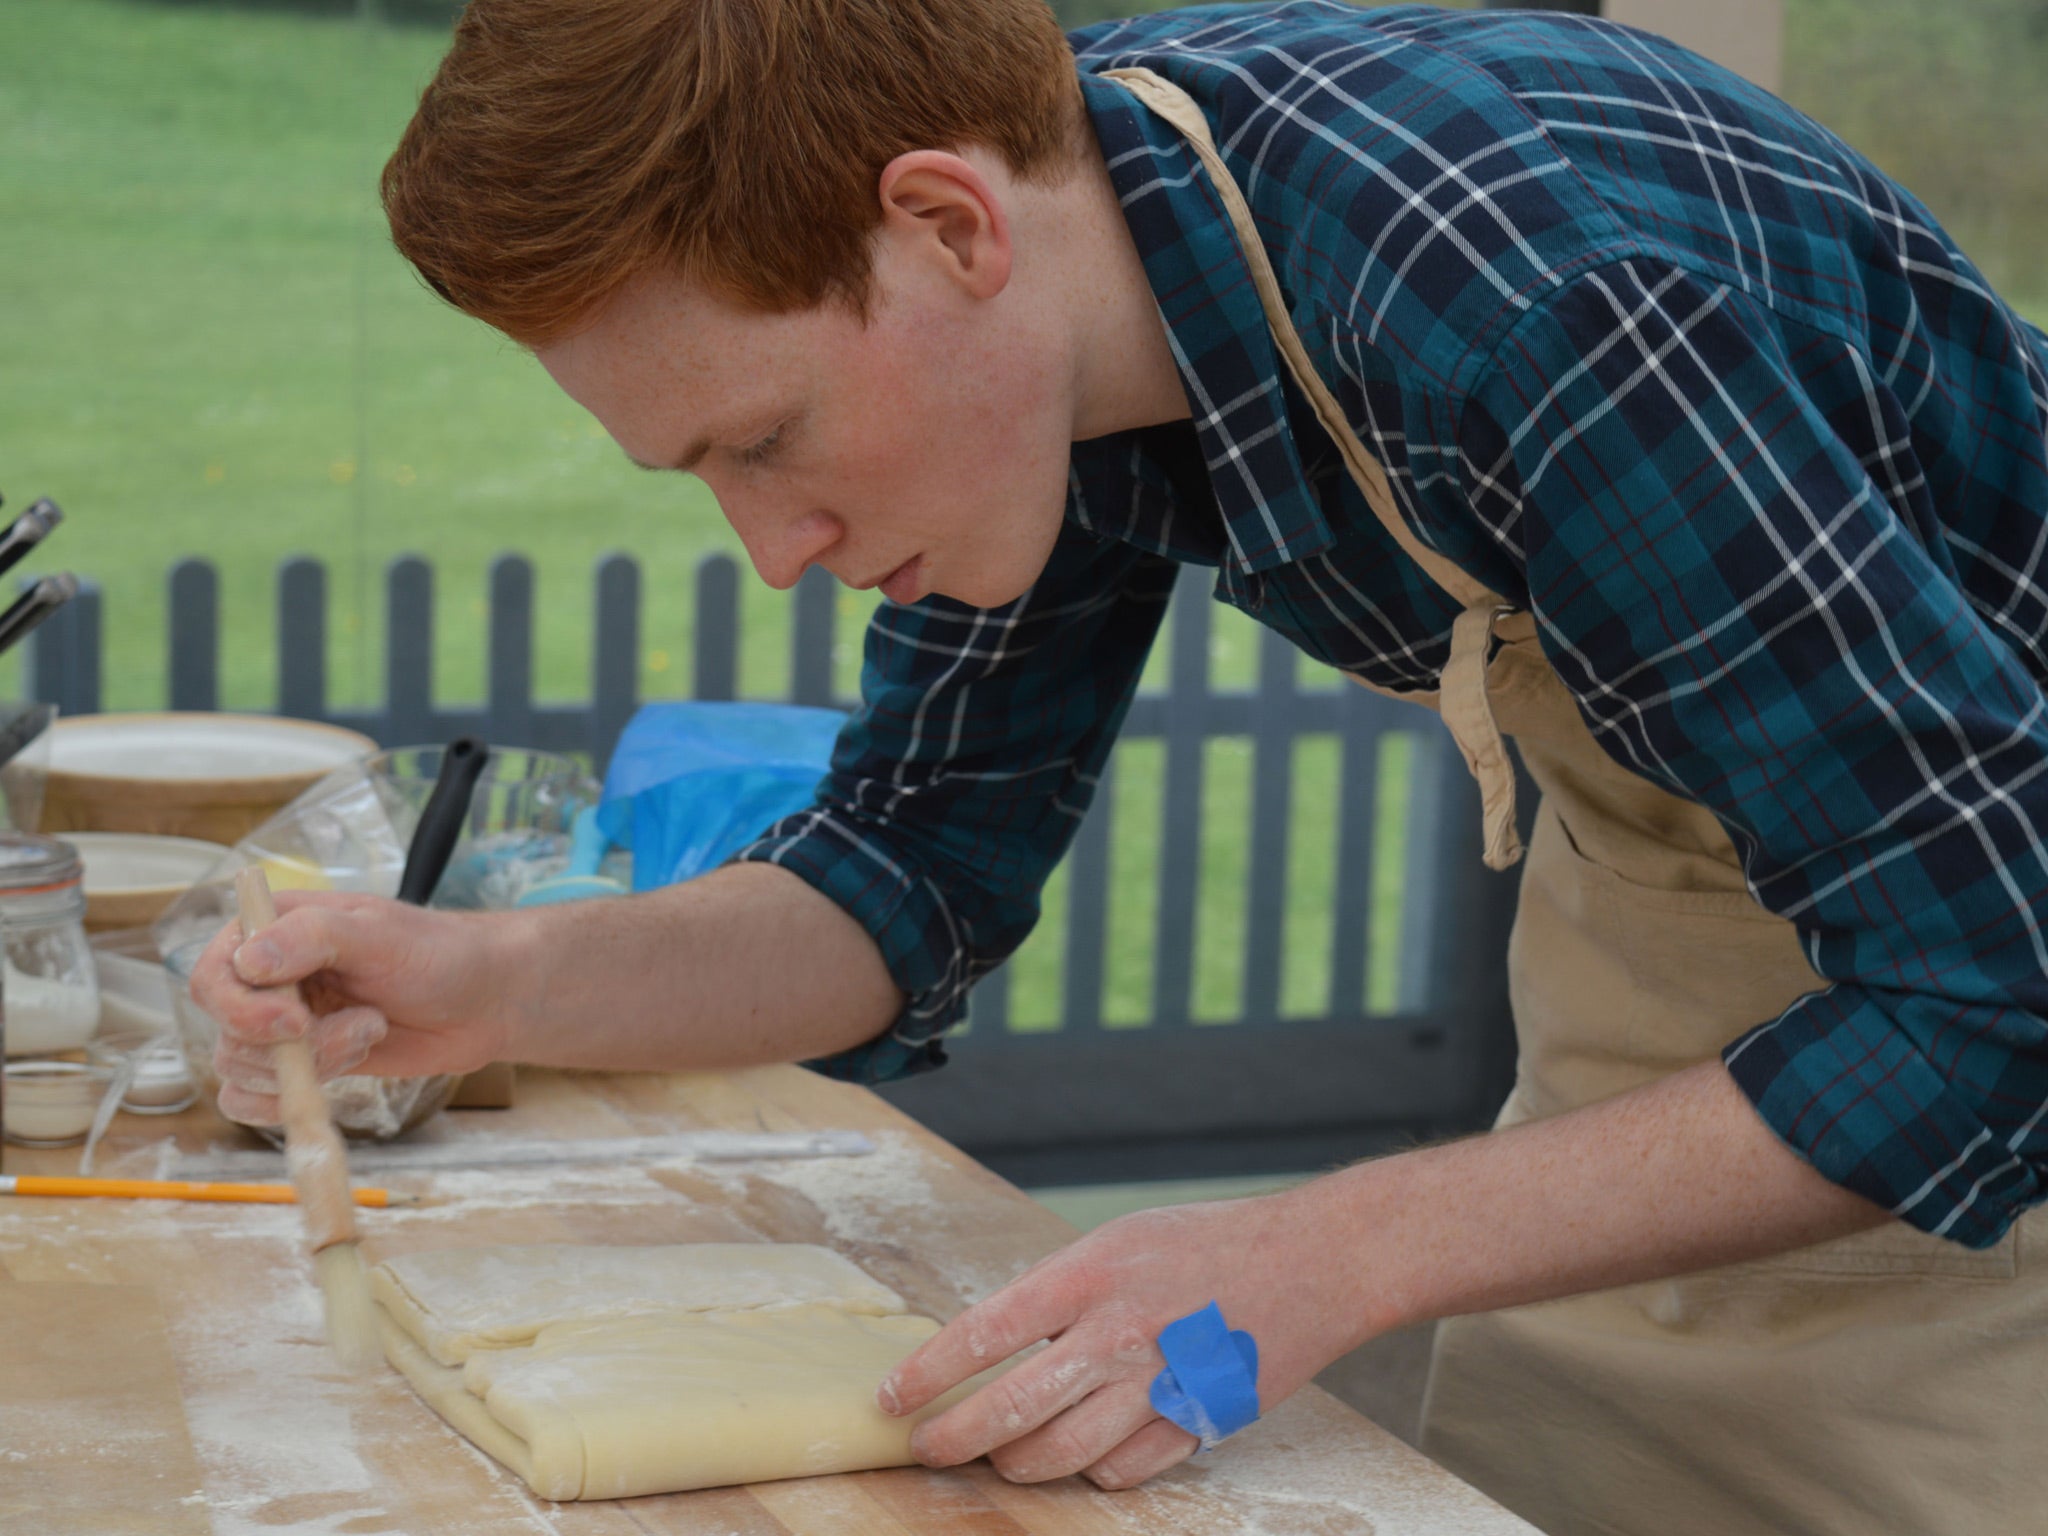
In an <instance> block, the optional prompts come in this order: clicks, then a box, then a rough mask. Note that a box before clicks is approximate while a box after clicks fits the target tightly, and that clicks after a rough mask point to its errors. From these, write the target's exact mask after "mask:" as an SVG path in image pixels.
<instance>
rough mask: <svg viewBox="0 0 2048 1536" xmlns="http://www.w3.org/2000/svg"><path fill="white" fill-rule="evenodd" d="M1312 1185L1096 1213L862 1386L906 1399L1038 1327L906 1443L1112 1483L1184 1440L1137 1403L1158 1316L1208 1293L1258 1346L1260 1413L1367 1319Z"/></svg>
mask: <svg viewBox="0 0 2048 1536" xmlns="http://www.w3.org/2000/svg"><path fill="white" fill-rule="evenodd" d="M1314 1187H1315V1186H1313V1185H1310V1186H1306V1187H1305V1188H1304V1189H1300V1190H1289V1191H1286V1192H1284V1193H1281V1194H1276V1195H1264V1196H1260V1197H1258V1198H1255V1199H1249V1200H1228V1201H1218V1202H1215V1203H1213V1204H1202V1205H1184V1206H1172V1207H1167V1208H1164V1209H1160V1210H1153V1211H1141V1212H1138V1213H1137V1214H1135V1215H1131V1216H1124V1217H1120V1218H1118V1219H1117V1220H1115V1221H1112V1222H1109V1223H1107V1224H1105V1225H1104V1226H1101V1227H1098V1228H1097V1229H1096V1230H1095V1231H1094V1232H1092V1233H1090V1234H1089V1235H1088V1236H1086V1237H1083V1238H1081V1239H1080V1240H1079V1241H1077V1242H1075V1243H1073V1244H1072V1245H1070V1246H1069V1247H1067V1248H1064V1249H1062V1250H1061V1251H1060V1252H1058V1253H1056V1254H1053V1255H1052V1256H1051V1257H1049V1258H1047V1259H1045V1260H1043V1261H1042V1262H1040V1263H1039V1264H1037V1265H1036V1266H1034V1267H1033V1268H1031V1269H1030V1270H1028V1271H1026V1272H1025V1273H1024V1274H1023V1275H1022V1276H1021V1277H1019V1278H1018V1279H1016V1280H1014V1281H1012V1282H1011V1283H1010V1284H1009V1285H1007V1286H1005V1287H1004V1288H1003V1289H1002V1290H1000V1291H998V1292H996V1294H995V1295H993V1296H991V1297H989V1298H988V1299H987V1300H985V1301H982V1302H979V1303H977V1304H976V1305H974V1306H972V1307H969V1308H968V1309H967V1310H966V1311H964V1312H962V1313H961V1314H960V1315H959V1316H958V1317H956V1318H954V1319H953V1321H952V1322H951V1323H949V1324H947V1325H946V1327H945V1328H943V1329H941V1330H940V1331H939V1332H938V1333H937V1334H936V1335H934V1336H933V1337H932V1338H930V1339H929V1340H927V1341H926V1342H925V1343H924V1344H923V1346H921V1347H920V1348H919V1349H918V1350H917V1351H916V1352H915V1353H914V1354H912V1355H911V1356H910V1357H909V1358H908V1359H906V1360H905V1361H904V1362H903V1363H902V1364H901V1365H899V1366H897V1367H896V1369H895V1370H894V1371H893V1372H891V1373H890V1375H889V1377H888V1379H887V1380H885V1381H884V1382H883V1384H882V1388H881V1391H880V1393H879V1394H878V1400H879V1401H880V1403H881V1405H882V1407H883V1408H884V1409H885V1410H886V1411H888V1412H890V1413H896V1414H903V1413H913V1412H915V1411H916V1410H917V1409H919V1408H921V1407H923V1406H924V1405H925V1404H926V1403H929V1402H931V1401H932V1400H933V1399H934V1398H936V1397H938V1396H940V1395H941V1394H942V1393H944V1392H946V1391H947V1390H949V1389H950V1388H952V1387H954V1386H956V1385H958V1384H959V1383H960V1382H963V1381H965V1380H967V1379H968V1378H969V1377H970V1376H973V1375H975V1374H976V1373H977V1372H980V1371H984V1370H987V1369H989V1368H990V1367H991V1366H994V1365H998V1364H1000V1363H1002V1362H1003V1361H1005V1360H1007V1359H1009V1358H1010V1357H1011V1356H1012V1355H1015V1354H1016V1353H1017V1352H1018V1351H1020V1350H1023V1349H1026V1348H1028V1347H1029V1346H1031V1345H1033V1344H1036V1343H1037V1342H1039V1341H1040V1340H1041V1339H1044V1340H1050V1341H1051V1342H1050V1343H1049V1345H1048V1346H1047V1347H1046V1348H1045V1349H1043V1350H1041V1351H1039V1352H1038V1353H1037V1354H1035V1355H1033V1356H1031V1357H1030V1358H1029V1359H1026V1360H1022V1361H1019V1362H1017V1363H1016V1364H1015V1365H1014V1366H1012V1368H1011V1369H1010V1370H1009V1371H1008V1372H1007V1373H1006V1374H1004V1375H1003V1376H1000V1377H998V1378H997V1379H996V1380H995V1381H993V1382H991V1383H990V1384H989V1385H987V1386H985V1387H983V1388H982V1389H981V1390H980V1391H978V1392H976V1393H974V1394H973V1395H972V1396H970V1397H969V1398H967V1399H966V1400H965V1401H964V1402H961V1403H957V1404H955V1405H954V1406H953V1407H951V1408H949V1409H948V1410H946V1412H944V1413H942V1414H940V1415H938V1416H937V1417H936V1418H933V1419H931V1420H929V1421H928V1422H926V1423H924V1424H922V1425H920V1426H919V1427H918V1429H917V1432H916V1433H915V1434H914V1435H913V1436H912V1437H911V1451H912V1454H914V1455H915V1456H916V1457H917V1458H918V1460H919V1461H921V1462H924V1463H925V1464H926V1465H927V1466H935V1467H945V1466H955V1465H958V1464H959V1463H961V1462H967V1461H972V1460H973V1459H974V1458H975V1457H977V1456H984V1455H985V1456H987V1457H988V1458H989V1459H990V1461H992V1462H993V1463H994V1464H995V1468H996V1470H997V1471H998V1472H1000V1473H1001V1474H1002V1475H1003V1476H1004V1477H1006V1478H1008V1479H1009V1480H1010V1481H1012V1482H1017V1483H1036V1482H1044V1481H1047V1480H1048V1479H1051V1478H1056V1477H1066V1476H1068V1475H1069V1474H1072V1473H1076V1472H1079V1473H1083V1474H1085V1475H1086V1476H1087V1477H1088V1479H1089V1480H1090V1481H1091V1482H1094V1483H1096V1484H1098V1485H1099V1486H1101V1487H1103V1488H1128V1487H1131V1486H1132V1485H1134V1484H1136V1483H1141V1482H1143V1481H1144V1480H1145V1479H1146V1478H1148V1477H1152V1476H1154V1475H1156V1474H1158V1473H1160V1472H1164V1471H1165V1470H1166V1469H1167V1468H1168V1467H1171V1466H1173V1465H1174V1464H1176V1463H1177V1462H1180V1461H1182V1460H1184V1459H1185V1458H1186V1457H1187V1456H1189V1455H1191V1454H1192V1453H1193V1452H1194V1451H1195V1449H1196V1446H1197V1442H1196V1440H1195V1437H1194V1436H1193V1435H1191V1434H1189V1433H1188V1432H1187V1431H1186V1430H1184V1429H1181V1428H1179V1427H1178V1426H1177V1425H1175V1424H1173V1423H1171V1422H1169V1421H1168V1420H1166V1419H1163V1418H1161V1417H1160V1416H1159V1415H1158V1414H1157V1413H1156V1412H1155V1411H1154V1410H1153V1408H1152V1402H1151V1395H1150V1393H1151V1386H1152V1380H1153V1378H1154V1377H1155V1376H1157V1375H1158V1374H1159V1372H1160V1370H1161V1369H1162V1367H1163V1366H1164V1365H1165V1359H1164V1357H1163V1356H1162V1355H1161V1354H1160V1351H1159V1342H1158V1340H1159V1333H1160V1330H1161V1329H1163V1328H1165V1327H1166V1325H1167V1324H1169V1323H1171V1322H1173V1321H1175V1320H1176V1319H1178V1318H1182V1317H1185V1316H1187V1315H1188V1314H1189V1313H1191V1312H1196V1311H1199V1310H1200V1309H1201V1308H1203V1307H1205V1306H1207V1305H1208V1304H1209V1303H1210V1302H1211V1301H1214V1302H1216V1303H1217V1304H1218V1305H1219V1306H1220V1307H1221V1308H1222V1311H1223V1317H1224V1321H1225V1322H1226V1323H1227V1324H1228V1325H1229V1326H1230V1327H1231V1328H1233V1329H1240V1328H1241V1329H1244V1330H1246V1331H1248V1332H1249V1333H1250V1334H1251V1335H1252V1337H1253V1339H1255V1340H1256V1341H1257V1343H1258V1347H1259V1379H1258V1390H1259V1408H1260V1411H1261V1412H1264V1411H1266V1410H1268V1409H1270V1408H1271V1407H1272V1406H1273V1405H1274V1404H1276V1403H1278V1402H1280V1401H1281V1400H1282V1399H1284V1398H1286V1397H1287V1396H1289V1395H1290V1394H1291V1393H1293V1392H1294V1391H1295V1389H1296V1388H1298V1387H1300V1386H1301V1385H1302V1384H1303V1383H1304V1382H1306V1381H1308V1380H1309V1379H1310V1378H1311V1377H1312V1376H1314V1375H1315V1373H1316V1372H1317V1371H1319V1370H1321V1369H1322V1368H1323V1367H1324V1366H1325V1365H1327V1364H1328V1363H1329V1362H1330V1361H1332V1360H1334V1359H1335V1358H1336V1357H1337V1356H1338V1355H1340V1354H1342V1353H1344V1352H1345V1351H1346V1350H1347V1349H1349V1348H1351V1347H1353V1346H1354V1345H1355V1344H1357V1343H1359V1342H1362V1341H1363V1339H1364V1338H1365V1337H1367V1336H1369V1335H1370V1333H1371V1332H1373V1331H1374V1330H1373V1328H1372V1327H1371V1325H1370V1322H1369V1319H1368V1318H1367V1317H1366V1316H1365V1315H1364V1308H1363V1307H1362V1306H1361V1305H1360V1303H1359V1301H1358V1299H1357V1298H1358V1296H1359V1295H1360V1294H1361V1287H1360V1284H1359V1277H1358V1276H1357V1275H1356V1274H1355V1273H1347V1272H1346V1270H1347V1268H1349V1266H1346V1265H1344V1264H1343V1263H1341V1262H1339V1254H1340V1253H1341V1252H1342V1251H1344V1250H1349V1251H1350V1252H1352V1253H1354V1254H1355V1252H1356V1247H1355V1243H1354V1242H1349V1241H1347V1242H1341V1243H1340V1242H1336V1241H1333V1240H1332V1239H1333V1237H1334V1236H1335V1234H1331V1233H1329V1232H1327V1231H1325V1230H1321V1229H1320V1227H1321V1224H1320V1223H1319V1222H1318V1220H1317V1216H1318V1211H1317V1204H1316V1202H1315V1201H1314V1200H1313V1199H1312V1198H1308V1196H1309V1191H1311V1190H1313V1189H1314ZM1347 1236H1348V1237H1350V1238H1352V1239H1355V1238H1356V1237H1357V1236H1358V1234H1355V1233H1353V1234H1347Z"/></svg>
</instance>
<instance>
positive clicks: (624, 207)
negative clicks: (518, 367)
mask: <svg viewBox="0 0 2048 1536" xmlns="http://www.w3.org/2000/svg"><path fill="white" fill-rule="evenodd" d="M1082 122H1083V115H1082V110H1081V97H1080V86H1079V84H1078V82H1077V80H1076V78H1075V72H1074V61H1073V55H1072V53H1071V52H1070V51H1069V50H1068V47H1067V42H1066V38H1065V37H1064V36H1063V35H1062V34H1061V32H1060V29H1059V24H1058V22H1057V21H1055V20H1054V19H1053V15H1052V12H1051V11H1050V10H1049V9H1048V8H1047V7H1046V5H1045V4H1044V0H472V3H471V4H470V6H469V8H468V9H467V10H466V11H465V12H464V13H463V16H462V19H461V21H460V22H459V23H458V24H457V26H456V29H455V41H454V45H453V46H452V47H451V48H450V49H449V51H448V56H447V57H446V58H445V59H443V60H442V61H441V67H440V69H439V71H438V72H436V74H435V76H434V79H433V82H432V83H431V84H430V85H429V86H428V87H427V89H426V93H425V94H424V95H423V96H422V97H421V98H420V105H419V110H418V112H416V113H415V114H414V115H413V119H412V122H411V123H410V124H409V125H408V126H407V128H406V130H405V135H404V137H403V138H402V139H401V140H400V141H399V145H398V149H397V151H396V152H395V153H394V154H393V155H392V157H391V160H390V163H389V164H387V165H386V166H385V167H384V180H383V195H384V208H385V212H386V213H387V215H388V216H389V218H390V220H391V234H392V238H393V240H394V241H395V242H396V244H397V246H398V249H399V250H400V251H401V252H402V253H403V254H404V255H405V257H406V259H407V260H409V261H410V262H412V264H413V265H414V266H415V267H416V268H418V269H419V272H420V275H421V276H422V277H423V278H424V279H425V280H426V282H427V283H428V285H429V286H431V287H432V288H433V289H434V290H435V291H436V292H438V293H439V294H440V295H441V296H442V297H443V298H445V299H447V300H448V301H449V302H450V303H452V304H454V305H455V306H456V307H457V308H459V309H462V310H464V311H466V312H467V313H469V314H472V315H475V316H476V317H477V318H478V319H481V320H484V321H486V322H488V323H489V324H491V325H493V326H496V327H497V328H498V329H499V330H501V331H503V332H505V333H506V334H507V335H508V336H510V337H512V338H513V339H514V340H516V341H519V342H522V343H524V344H526V345H528V346H538V345H542V344H545V343H546V342H549V341H553V340H557V339H559V338H561V337H562V336H565V335H567V334H568V333H570V332H571V331H573V330H575V329H576V328H577V327H578V326H579V325H580V324H581V323H582V322H583V321H585V320H586V319H587V318H588V317H589V316H590V315H591V314H592V313H593V312H594V311H595V310H596V309H597V308H598V307H599V306H601V305H602V304H603V303H604V302H605V300H606V299H608V298H609V297H611V296H612V295H613V294H614V293H616V292H617V291H618V289H619V288H620V287H621V286H622V285H623V284H624V283H626V282H627V281H628V280H630V279H631V278H633V277H634V276H635V275H637V274H638V273H640V272H641V271H643V270H647V269H649V268H651V267H666V268H667V269H669V270H672V271H676V272H679V273H681V274H683V275H685V276H687V277H690V278H692V279H693V280H698V281H702V282H705V283H706V284H707V285H709V286H711V287H712V288H714V289H715V290H717V291H719V292H721V293H723V294H725V295H726V296H728V297H730V298H732V299H735V300H737V301H738V302H740V303H743V304H746V305H748V306H749V307H752V308H756V309H761V310H767V311H787V310H794V309H803V308H809V307H811V306H814V305H817V304H819V303H822V302H824V301H825V300H827V299H832V298H837V299H840V300H843V301H845V302H846V303H848V304H850V305H851V306H852V307H853V308H854V309H855V310H856V311H858V312H860V313H863V314H864V313H865V312H866V302H867V297H868V288H869V278H870V249H869V240H870V237H871V235H872V234H873V232H874V230H875V228H876V227H877V226H878V225H879V224H880V222H881V217H882V210H881V205H880V202H879V200H878V198H877V195H876V184H877V179H878V177H879V176H880V174H881V171H882V168H883V167H884V166H886V165H887V164H888V163H889V162H890V161H891V160H893V159H894V158H895V157H896V156H898V155H900V154H904V153H907V152H908V151H911V150H916V149H955V150H957V149H959V148H962V147H965V146H967V145H969V144H974V145H980V146H983V147H985V148H987V149H989V150H991V151H993V152H995V153H996V154H999V155H1000V156H1001V157H1002V159H1003V161H1004V163H1005V164H1006V165H1007V166H1008V167H1009V169H1010V171H1011V172H1012V174H1014V175H1017V176H1019V177H1020V178H1023V179H1027V180H1034V181H1040V182H1052V181H1057V180H1058V179H1060V178H1061V177H1062V176H1064V175H1065V174H1066V172H1067V170H1068V168H1069V167H1070V166H1072V165H1073V164H1074V163H1075V160H1074V155H1075V151H1076V148H1077V146H1078V145H1079V143H1081V142H1082V139H1081V133H1082Z"/></svg>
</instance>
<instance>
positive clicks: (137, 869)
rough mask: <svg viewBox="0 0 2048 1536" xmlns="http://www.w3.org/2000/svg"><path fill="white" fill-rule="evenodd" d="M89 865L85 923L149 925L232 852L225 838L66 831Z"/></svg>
mask: <svg viewBox="0 0 2048 1536" xmlns="http://www.w3.org/2000/svg"><path fill="white" fill-rule="evenodd" d="M63 836H64V841H65V842H67V843H69V844H70V845H71V846H72V847H74V848H76V849H77V850H78V857H79V861H80V862H81V863H82V864H84V865H85V926H86V927H87V928H89V929H92V930H93V931H94V932H99V931H101V930H103V929H108V928H144V927H147V926H148V925H149V924H151V923H153V922H155V921H156V920H157V918H158V917H160V916H161V915H162V914H163V910H164V908H165V907H168V906H169V905H170V904H171V903H172V902H174V901H176V900H177V899H178V897H180V896H181V895H183V894H184V893H185V892H186V891H187V890H189V889H190V888H191V887H192V886H193V885H195V884H196V883H198V882H199V881H200V880H203V879H204V878H206V874H207V872H208V871H209V870H211V869H212V868H213V866H214V865H216V864H218V863H219V862H220V861H221V859H222V858H224V857H225V856H226V855H227V852H228V850H227V848H226V847H224V846H223V845H222V844H220V843H208V842H202V841H201V840H200V839H198V838H196V837H164V836H161V835H160V834H157V833H153V832H66V833H65V834H64V835H63Z"/></svg>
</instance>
